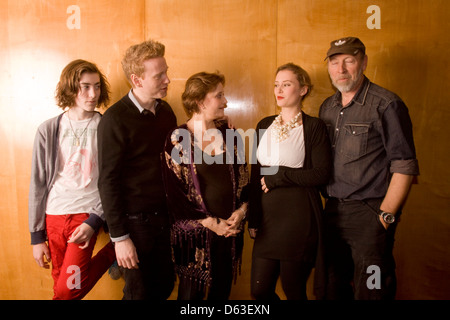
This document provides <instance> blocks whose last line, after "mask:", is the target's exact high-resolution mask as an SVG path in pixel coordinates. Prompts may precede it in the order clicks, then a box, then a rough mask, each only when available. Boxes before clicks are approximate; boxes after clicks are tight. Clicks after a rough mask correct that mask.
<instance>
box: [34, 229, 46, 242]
mask: <svg viewBox="0 0 450 320" xmlns="http://www.w3.org/2000/svg"><path fill="white" fill-rule="evenodd" d="M30 234H31V244H32V245H34V244H39V243H43V242H45V241H47V233H46V232H45V230H41V231H35V232H30Z"/></svg>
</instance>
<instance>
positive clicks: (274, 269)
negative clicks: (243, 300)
mask: <svg viewBox="0 0 450 320" xmlns="http://www.w3.org/2000/svg"><path fill="white" fill-rule="evenodd" d="M311 269H312V264H311V263H308V262H305V261H283V260H273V259H265V258H256V257H253V262H252V276H251V293H252V296H253V297H254V298H255V299H256V300H279V299H280V298H279V297H278V295H277V294H276V293H275V288H276V285H277V280H278V276H280V278H281V285H282V288H283V291H284V293H285V295H286V298H287V299H288V300H307V296H306V282H307V281H308V277H309V275H310V273H311Z"/></svg>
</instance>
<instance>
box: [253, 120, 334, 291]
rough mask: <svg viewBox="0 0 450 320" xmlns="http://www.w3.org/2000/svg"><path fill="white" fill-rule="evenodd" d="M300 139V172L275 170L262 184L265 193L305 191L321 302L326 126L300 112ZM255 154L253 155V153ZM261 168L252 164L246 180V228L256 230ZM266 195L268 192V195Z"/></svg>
mask: <svg viewBox="0 0 450 320" xmlns="http://www.w3.org/2000/svg"><path fill="white" fill-rule="evenodd" d="M275 118H276V115H274V116H269V117H266V118H264V119H262V120H261V121H260V122H259V123H258V125H257V127H256V134H257V142H258V143H259V140H260V138H261V137H260V136H259V134H260V132H259V130H260V129H267V128H268V127H269V126H270V125H271V124H272V122H273V121H274V119H275ZM302 119H303V127H304V137H305V161H304V164H303V168H300V169H298V170H278V172H277V173H276V174H274V175H266V176H264V181H265V183H266V186H267V188H268V189H269V190H271V189H274V188H277V187H283V186H289V185H298V186H302V187H306V188H308V196H309V201H310V203H311V206H312V208H313V210H314V216H315V217H316V221H317V226H318V228H319V230H318V234H319V245H318V252H317V258H316V265H315V281H314V293H315V295H316V298H317V299H323V296H324V292H325V281H326V277H325V269H324V260H323V234H322V211H323V206H322V200H321V197H320V188H321V187H322V186H323V185H326V184H327V183H328V180H329V178H330V175H331V168H332V159H331V147H330V141H329V138H328V133H327V128H326V125H325V124H324V122H323V121H322V120H320V119H319V118H315V117H311V116H308V115H307V114H305V113H304V112H302ZM255 154H256V152H255ZM260 170H261V164H260V163H259V162H257V163H256V164H252V168H251V178H250V205H249V215H248V219H249V220H248V227H249V228H256V229H257V228H258V226H259V224H260V222H261V218H262V215H261V213H262V210H261V195H262V192H263V191H262V190H261V182H260V181H261V178H262V176H261V174H260ZM269 192H270V191H269Z"/></svg>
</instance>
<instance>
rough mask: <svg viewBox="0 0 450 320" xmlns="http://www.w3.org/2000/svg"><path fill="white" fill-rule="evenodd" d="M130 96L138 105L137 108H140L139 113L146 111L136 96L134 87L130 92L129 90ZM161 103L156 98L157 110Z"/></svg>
mask: <svg viewBox="0 0 450 320" xmlns="http://www.w3.org/2000/svg"><path fill="white" fill-rule="evenodd" d="M128 97H129V98H130V100H131V101H132V102H133V103H134V105H135V106H136V108H138V110H139V113H142V111H144V110H145V109H144V108H142V106H141V104H140V103H139V102H138V101H137V99H136V97H135V96H134V94H133V89H131V90H130V92H128ZM158 105H159V101H158V100H156V104H155V112H156V109H157V108H158Z"/></svg>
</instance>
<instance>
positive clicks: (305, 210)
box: [248, 63, 331, 300]
mask: <svg viewBox="0 0 450 320" xmlns="http://www.w3.org/2000/svg"><path fill="white" fill-rule="evenodd" d="M311 88H312V85H311V80H310V78H309V76H308V74H307V73H306V71H305V70H303V69H302V68H301V67H299V66H297V65H295V64H292V63H288V64H286V65H283V66H281V67H279V68H278V70H277V72H276V78H275V88H274V94H275V98H276V101H277V104H278V106H279V107H280V108H281V112H280V114H279V115H273V116H269V117H266V118H264V119H262V120H261V121H260V122H259V123H258V125H257V127H256V133H257V136H258V140H257V141H258V148H257V151H256V157H257V163H256V164H252V170H251V195H250V203H249V225H248V227H249V232H250V236H251V237H252V238H254V239H255V242H254V247H253V257H252V274H251V292H252V295H253V297H254V298H256V299H263V300H270V299H278V298H279V297H278V295H277V294H276V293H275V287H276V283H277V280H278V277H279V276H280V277H281V283H282V287H283V290H284V293H285V294H286V297H287V299H290V300H301V299H306V298H307V296H306V282H307V279H308V277H309V275H310V272H311V270H312V268H314V267H316V280H319V281H316V282H315V284H316V289H317V290H316V291H315V292H316V295H317V297H318V298H320V297H321V296H322V291H321V287H322V284H323V276H324V275H323V272H322V270H323V268H322V260H321V257H322V253H321V247H322V241H321V218H320V214H321V211H322V203H321V198H320V193H319V187H320V186H321V185H322V184H325V183H326V182H327V181H328V177H329V174H330V170H331V161H330V159H331V158H330V156H331V155H330V146H329V141H328V138H327V131H326V126H325V124H324V123H323V122H322V121H321V120H320V119H318V118H314V117H310V116H308V115H307V114H305V113H304V112H303V111H302V102H303V100H304V98H305V97H306V96H307V95H308V94H309V93H310V91H311ZM319 276H320V279H318V277H319Z"/></svg>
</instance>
